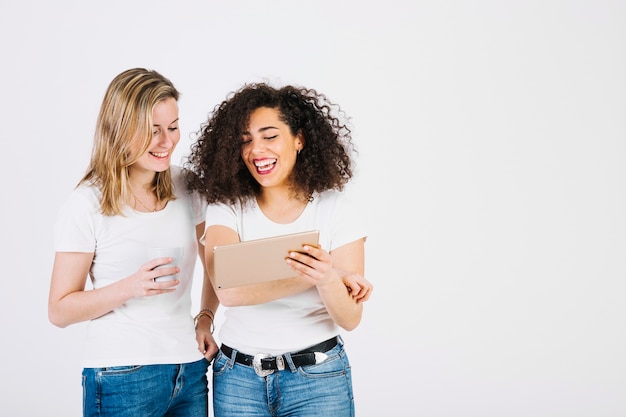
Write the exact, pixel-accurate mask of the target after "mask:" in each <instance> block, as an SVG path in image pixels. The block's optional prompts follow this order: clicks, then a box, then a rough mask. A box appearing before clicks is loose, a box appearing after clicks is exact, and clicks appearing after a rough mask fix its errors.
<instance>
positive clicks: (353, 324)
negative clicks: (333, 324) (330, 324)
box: [337, 317, 361, 332]
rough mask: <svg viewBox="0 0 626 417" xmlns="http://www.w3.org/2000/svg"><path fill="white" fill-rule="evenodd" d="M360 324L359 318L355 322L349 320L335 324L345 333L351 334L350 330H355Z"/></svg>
mask: <svg viewBox="0 0 626 417" xmlns="http://www.w3.org/2000/svg"><path fill="white" fill-rule="evenodd" d="M360 323H361V317H358V318H357V319H355V320H349V321H346V322H344V323H337V324H338V325H339V327H341V328H342V329H344V330H345V331H347V332H351V331H352V330H354V329H356V328H357V327H358V325H359V324H360Z"/></svg>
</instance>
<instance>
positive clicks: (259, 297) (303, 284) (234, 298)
mask: <svg viewBox="0 0 626 417" xmlns="http://www.w3.org/2000/svg"><path fill="white" fill-rule="evenodd" d="M313 286H314V285H313V284H312V283H310V282H308V281H307V280H305V279H303V278H301V277H294V278H287V279H281V280H278V281H270V282H265V283H260V284H252V285H245V286H242V287H235V288H228V289H223V290H218V292H217V294H218V297H219V299H220V302H221V303H222V304H223V305H225V306H229V307H235V306H250V305H257V304H263V303H269V302H271V301H275V300H279V299H281V298H285V297H288V296H290V295H294V294H299V293H301V292H304V291H306V290H308V289H309V288H312V287H313Z"/></svg>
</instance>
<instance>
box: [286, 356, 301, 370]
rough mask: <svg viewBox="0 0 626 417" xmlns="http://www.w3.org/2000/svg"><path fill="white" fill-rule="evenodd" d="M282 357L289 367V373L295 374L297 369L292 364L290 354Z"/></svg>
mask: <svg viewBox="0 0 626 417" xmlns="http://www.w3.org/2000/svg"><path fill="white" fill-rule="evenodd" d="M283 357H284V358H285V362H287V365H288V366H289V370H290V371H291V372H296V371H297V370H298V369H297V368H296V365H295V364H294V363H293V359H292V358H291V353H285V354H284V355H283Z"/></svg>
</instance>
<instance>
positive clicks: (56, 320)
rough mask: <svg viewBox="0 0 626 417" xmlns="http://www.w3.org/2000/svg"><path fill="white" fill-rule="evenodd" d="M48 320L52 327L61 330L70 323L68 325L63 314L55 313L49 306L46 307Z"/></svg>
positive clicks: (54, 309) (55, 310)
mask: <svg viewBox="0 0 626 417" xmlns="http://www.w3.org/2000/svg"><path fill="white" fill-rule="evenodd" d="M48 320H49V321H50V323H52V324H53V325H54V326H56V327H59V328H61V329H63V328H65V327H67V326H69V325H70V324H71V323H69V322H68V321H67V320H66V319H65V317H64V315H63V314H61V313H60V312H59V311H57V309H56V308H54V307H52V306H49V307H48Z"/></svg>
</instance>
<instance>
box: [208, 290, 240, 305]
mask: <svg viewBox="0 0 626 417" xmlns="http://www.w3.org/2000/svg"><path fill="white" fill-rule="evenodd" d="M215 294H216V295H217V299H218V300H219V301H220V305H223V306H224V307H237V306H241V305H243V304H242V303H241V300H240V298H241V297H239V296H237V293H236V291H233V290H231V289H225V290H217V291H215Z"/></svg>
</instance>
